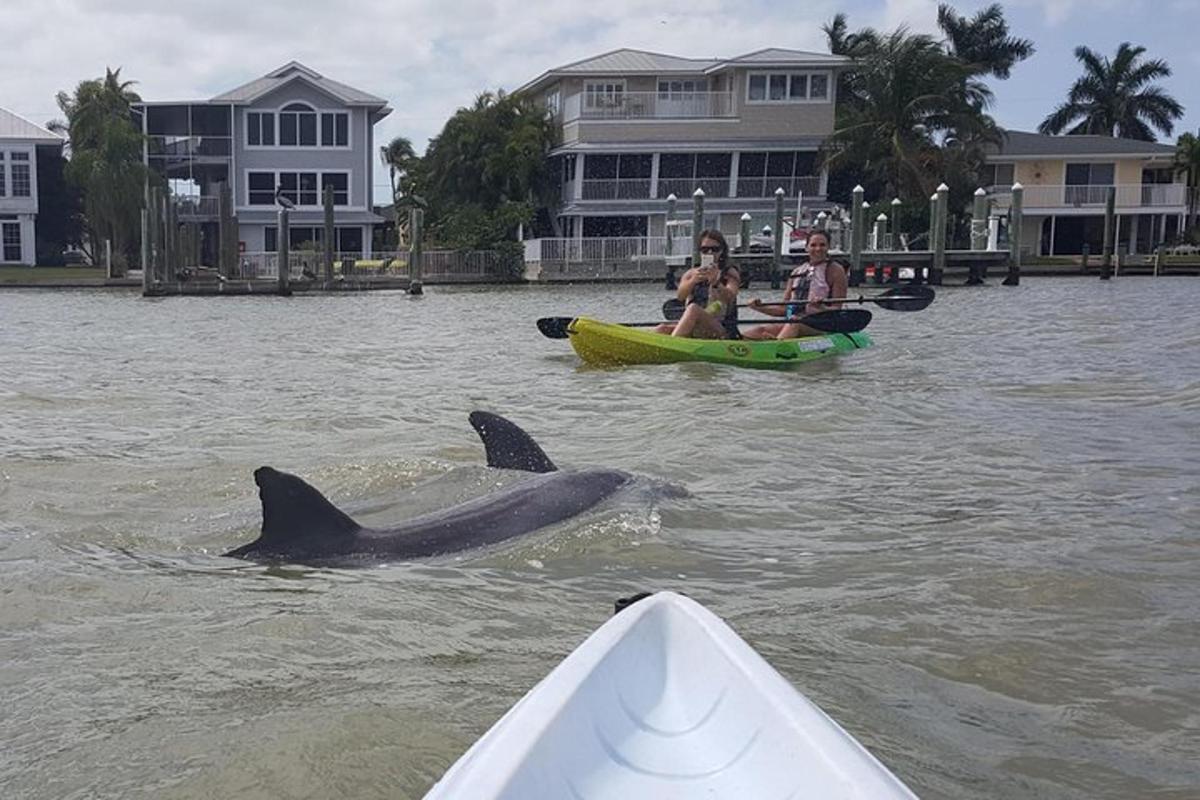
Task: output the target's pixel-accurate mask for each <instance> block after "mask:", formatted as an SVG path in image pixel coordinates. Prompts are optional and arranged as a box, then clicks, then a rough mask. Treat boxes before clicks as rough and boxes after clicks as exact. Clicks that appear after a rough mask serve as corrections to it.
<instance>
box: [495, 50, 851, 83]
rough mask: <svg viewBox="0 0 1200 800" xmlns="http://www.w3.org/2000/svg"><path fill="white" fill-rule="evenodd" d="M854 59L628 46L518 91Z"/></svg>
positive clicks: (844, 62) (564, 67) (536, 80)
mask: <svg viewBox="0 0 1200 800" xmlns="http://www.w3.org/2000/svg"><path fill="white" fill-rule="evenodd" d="M851 63H853V62H852V61H851V59H849V58H846V57H845V56H834V55H830V54H829V53H811V52H808V51H805V50H784V49H782V48H778V47H771V48H766V49H763V50H756V51H754V52H752V53H746V54H744V55H740V56H735V57H733V58H683V57H681V56H672V55H666V54H665V53H651V52H649V51H646V50H633V49H630V48H627V47H626V48H621V49H620V50H611V51H609V52H607V53H601V54H600V55H598V56H592V57H591V58H585V59H582V60H580V61H573V62H571V63H570V64H564V65H562V66H561V67H554V68H553V69H549V70H546V71H545V72H543V73H542V74H541V75H539V76H538V77H536V78H534V79H533V80H531V81H529V82H528V83H526V84H525V85H524V86H522V87H521V88H520V89H518V90H517V91H519V92H520V91H528V90H531V89H534V88H536V87H538V86H540V85H541V84H543V83H546V82H547V81H549V80H552V79H554V78H563V77H568V76H572V75H576V76H577V75H670V74H685V75H703V74H710V73H713V72H719V71H721V70H724V69H730V68H733V67H839V66H850V64H851Z"/></svg>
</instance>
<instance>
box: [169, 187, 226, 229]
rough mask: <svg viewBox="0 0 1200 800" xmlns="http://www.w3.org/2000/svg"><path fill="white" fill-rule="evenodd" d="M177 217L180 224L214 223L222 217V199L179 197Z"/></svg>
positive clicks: (201, 196)
mask: <svg viewBox="0 0 1200 800" xmlns="http://www.w3.org/2000/svg"><path fill="white" fill-rule="evenodd" d="M174 200H175V215H176V216H177V217H178V219H179V221H180V222H212V221H214V220H217V219H219V218H220V216H221V198H219V197H208V196H204V195H188V194H185V195H179V196H176V197H175V198H174Z"/></svg>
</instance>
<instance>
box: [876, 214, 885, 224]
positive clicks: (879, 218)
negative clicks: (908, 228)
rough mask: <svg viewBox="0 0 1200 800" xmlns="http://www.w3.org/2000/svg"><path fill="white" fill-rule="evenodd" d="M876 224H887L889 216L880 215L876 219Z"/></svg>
mask: <svg viewBox="0 0 1200 800" xmlns="http://www.w3.org/2000/svg"><path fill="white" fill-rule="evenodd" d="M875 221H876V222H887V214H880V215H879V216H878V217H876V218H875Z"/></svg>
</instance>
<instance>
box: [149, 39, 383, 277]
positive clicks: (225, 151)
mask: <svg viewBox="0 0 1200 800" xmlns="http://www.w3.org/2000/svg"><path fill="white" fill-rule="evenodd" d="M135 108H136V109H138V110H140V111H141V112H143V113H142V114H141V121H142V130H143V132H144V133H145V134H146V137H147V147H146V152H145V163H146V164H147V165H148V166H149V167H150V168H152V169H154V170H155V171H157V172H158V173H159V174H161V175H163V176H164V177H165V178H167V180H168V182H169V184H170V186H171V189H172V193H173V194H174V196H175V202H176V204H177V209H178V213H179V220H180V221H181V222H196V223H199V224H200V226H201V231H202V261H205V262H206V263H208V264H213V263H215V260H216V250H217V238H218V237H217V233H216V230H217V220H218V217H219V212H220V208H219V202H218V196H219V187H220V185H221V184H222V183H228V184H229V186H230V188H231V190H232V196H233V208H234V215H235V216H236V219H237V225H238V249H239V251H240V252H242V253H246V254H249V253H261V252H274V251H275V250H276V249H277V247H278V244H279V242H278V227H277V224H276V220H277V216H276V215H277V212H278V209H279V206H278V205H277V203H276V194H277V193H278V194H279V195H281V196H283V197H286V198H288V199H289V200H291V201H292V203H294V204H295V210H294V211H292V213H291V219H290V229H291V233H290V244H291V246H292V247H293V248H299V247H302V246H304V245H305V244H312V245H317V246H320V245H322V244H323V239H324V230H323V222H324V213H323V210H322V196H323V193H324V190H325V187H327V186H331V187H333V195H334V205H335V214H334V225H335V231H336V236H337V241H336V242H335V243H334V249H335V251H336V252H338V253H344V254H347V255H370V248H371V230H372V228H373V226H374V225H375V224H376V223H379V222H382V221H383V220H382V218H381V217H379V216H377V215H376V214H375V213H373V212H372V210H371V209H372V197H371V194H372V192H371V190H372V176H373V170H374V155H375V143H374V134H373V129H374V126H375V123H377V122H379V121H380V120H381V119H383V118H384V117H386V116H387V115H388V114H390V113H391V108H389V107H388V105H387V101H385V100H383V99H382V98H379V97H376V96H374V95H371V94H368V93H367V92H364V91H361V90H359V89H355V88H353V87H351V86H347V85H346V84H344V83H338V82H337V81H334V80H331V79H329V78H326V77H324V76H322V75H320V74H319V73H317V72H315V71H313V70H311V69H309V68H308V67H306V66H304V65H303V64H299V63H297V62H294V61H293V62H291V63H289V64H286V65H285V66H282V67H280V68H279V69H277V70H274V71H272V72H270V73H268V74H266V75H264V76H262V77H261V78H257V79H255V80H253V81H250V82H249V83H247V84H244V85H242V86H239V87H237V88H236V89H231V90H230V91H228V92H224V93H222V94H219V95H217V96H216V97H213V98H211V99H209V100H199V101H187V102H159V101H145V102H142V103H139V104H137V105H136V106H135Z"/></svg>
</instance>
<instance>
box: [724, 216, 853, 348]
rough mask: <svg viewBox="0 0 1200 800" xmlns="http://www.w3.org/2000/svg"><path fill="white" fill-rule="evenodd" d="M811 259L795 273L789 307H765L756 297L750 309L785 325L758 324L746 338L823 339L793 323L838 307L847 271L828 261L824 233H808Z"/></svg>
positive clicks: (787, 297)
mask: <svg viewBox="0 0 1200 800" xmlns="http://www.w3.org/2000/svg"><path fill="white" fill-rule="evenodd" d="M807 250H808V260H807V261H806V262H804V263H803V264H801V265H800V266H798V267H796V268H795V269H794V270H792V274H791V276H790V277H789V278H788V284H787V289H785V290H784V293H783V302H785V303H787V304H788V305H786V306H782V305H765V304H764V303H763V301H762V300H760V299H758V298H757V297H756V298H754V299H753V300H751V301H750V303H749V307H750V308H753V309H754V310H755V311H761V312H762V313H763V314H767V315H768V316H772V317H785V318H787V319H788V320H789V321H788V322H785V323H773V324H769V325H759V326H757V327H754V328H751V329H750V330H748V331H745V332H744V333H743V334H742V335H743V336H745V338H747V339H795V338H797V337H800V336H820V335H821V333H822V332H821V331H818V330H816V329H814V328H810V327H808V326H807V325H805V324H803V323H802V322H792V321H790V320H795V319H798V318H800V317H803V316H805V315H807V314H817V313H819V312H821V311H829V310H830V309H834V308H837V307H839V306H840V305H841V304H840V303H838V302H837V301H838V300H841V299H843V298H845V297H846V288H847V280H846V268H845V267H843V266H842V265H841V264H839V263H838V262H836V261H830V260H829V235H828V234H827V233H825V231H812V232H810V233H809V234H808V243H807Z"/></svg>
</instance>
